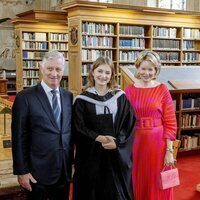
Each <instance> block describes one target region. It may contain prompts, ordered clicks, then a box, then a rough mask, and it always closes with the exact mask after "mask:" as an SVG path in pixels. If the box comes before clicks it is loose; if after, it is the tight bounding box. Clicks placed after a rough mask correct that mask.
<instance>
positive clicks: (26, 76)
mask: <svg viewBox="0 0 200 200" xmlns="http://www.w3.org/2000/svg"><path fill="white" fill-rule="evenodd" d="M17 16H18V18H16V19H14V20H12V23H13V24H14V26H15V33H16V65H17V67H16V78H17V82H16V89H17V91H20V90H22V89H25V88H28V87H31V86H33V85H35V84H37V83H38V81H39V80H40V79H41V74H40V70H39V65H40V62H41V60H42V57H43V55H44V54H45V52H47V51H49V50H58V51H60V52H62V53H63V54H64V56H65V58H66V65H67V67H68V28H67V17H66V13H64V12H55V11H34V10H31V11H28V12H25V13H21V14H19V15H17ZM67 82H68V76H67V74H66V75H65V76H64V78H63V81H62V83H61V85H64V86H67V85H68V84H67Z"/></svg>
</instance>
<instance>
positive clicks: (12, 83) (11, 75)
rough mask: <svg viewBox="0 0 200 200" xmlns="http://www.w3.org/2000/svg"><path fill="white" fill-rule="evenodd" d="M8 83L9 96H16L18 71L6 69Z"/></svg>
mask: <svg viewBox="0 0 200 200" xmlns="http://www.w3.org/2000/svg"><path fill="white" fill-rule="evenodd" d="M4 70H5V75H6V79H7V80H8V82H7V94H8V95H14V94H16V69H4Z"/></svg>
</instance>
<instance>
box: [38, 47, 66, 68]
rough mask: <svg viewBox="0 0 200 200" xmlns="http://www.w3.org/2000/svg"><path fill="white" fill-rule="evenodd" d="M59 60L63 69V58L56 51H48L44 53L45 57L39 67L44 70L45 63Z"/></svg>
mask: <svg viewBox="0 0 200 200" xmlns="http://www.w3.org/2000/svg"><path fill="white" fill-rule="evenodd" d="M60 58H61V59H62V63H63V67H64V66H65V58H64V56H63V54H62V53H60V52H58V51H56V50H53V51H48V52H46V53H45V55H44V57H43V59H42V62H41V66H42V67H43V68H44V67H45V64H46V62H48V61H50V60H54V59H60Z"/></svg>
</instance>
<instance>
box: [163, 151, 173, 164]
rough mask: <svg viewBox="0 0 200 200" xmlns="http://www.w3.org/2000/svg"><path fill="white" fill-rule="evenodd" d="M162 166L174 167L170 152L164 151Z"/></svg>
mask: <svg viewBox="0 0 200 200" xmlns="http://www.w3.org/2000/svg"><path fill="white" fill-rule="evenodd" d="M164 165H174V156H173V153H172V152H170V151H166V153H165V159H164Z"/></svg>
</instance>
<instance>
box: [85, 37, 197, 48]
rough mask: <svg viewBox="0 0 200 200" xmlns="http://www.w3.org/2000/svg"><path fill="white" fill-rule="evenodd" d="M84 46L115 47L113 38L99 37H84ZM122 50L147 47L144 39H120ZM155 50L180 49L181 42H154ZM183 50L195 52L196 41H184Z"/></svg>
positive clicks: (156, 40)
mask: <svg viewBox="0 0 200 200" xmlns="http://www.w3.org/2000/svg"><path fill="white" fill-rule="evenodd" d="M82 45H83V46H84V47H90V46H91V47H99V46H107V47H113V37H105V36H104V37H98V36H86V35H84V36H82ZM119 47H120V48H132V47H133V48H134V47H138V48H139V47H140V48H142V47H145V39H144V38H134V39H120V40H119ZM153 48H159V49H180V41H178V40H159V39H154V40H153ZM183 50H194V41H184V42H183Z"/></svg>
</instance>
